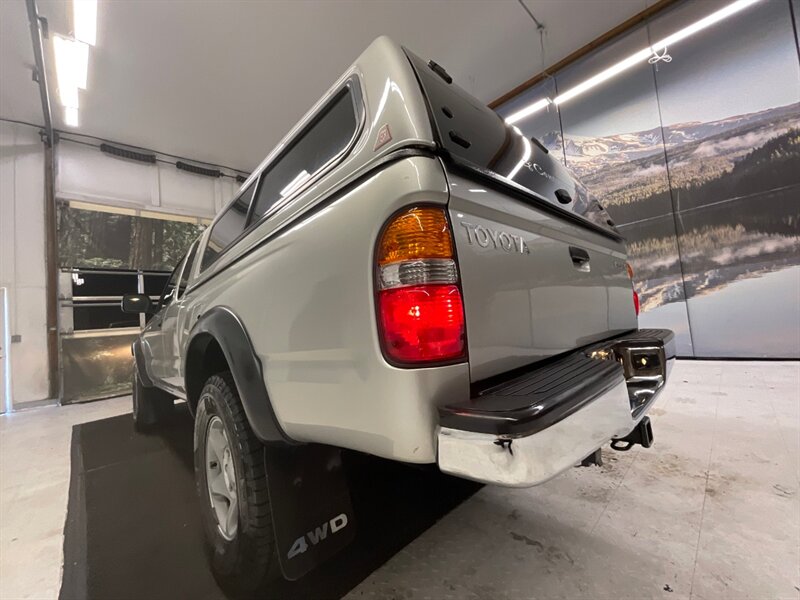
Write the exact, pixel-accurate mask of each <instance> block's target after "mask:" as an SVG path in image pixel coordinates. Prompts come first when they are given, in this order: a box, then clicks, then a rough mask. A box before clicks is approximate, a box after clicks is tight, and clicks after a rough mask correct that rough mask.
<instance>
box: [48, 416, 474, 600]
mask: <svg viewBox="0 0 800 600" xmlns="http://www.w3.org/2000/svg"><path fill="white" fill-rule="evenodd" d="M176 413H179V414H176V416H175V418H174V419H173V420H172V421H171V422H170V423H169V424H167V425H166V426H165V427H164V428H163V429H162V430H161V431H160V432H159V434H158V435H142V434H137V433H136V432H134V430H133V423H132V420H131V417H130V415H121V416H119V417H113V418H110V419H103V420H100V421H94V422H91V423H85V424H82V425H76V426H75V428H74V429H73V438H72V476H71V481H70V495H69V508H68V513H67V522H66V525H65V530H64V578H63V583H62V588H61V594H60V598H61V599H62V600H72V599H73V598H89V599H93V598H97V599H100V598H102V599H103V600H106V599H110V598H151V599H154V598H192V599H197V600H200V599H216V598H225V595H224V594H223V593H222V592H221V591H220V590H219V588H218V587H217V585H216V583H215V581H214V579H213V577H212V576H211V573H210V572H209V570H208V566H207V563H206V559H205V555H204V552H203V540H202V528H201V523H200V515H199V509H198V505H197V499H196V494H195V486H194V473H193V461H192V421H191V418H190V417H189V415H188V414H187V411H186V409H185V407H184V406H181V407H180V410H177V411H176ZM344 464H345V467H346V469H347V473H348V478H349V480H350V485H351V493H352V497H353V507H354V510H355V514H356V518H357V520H358V530H357V531H358V532H357V535H356V539H355V541H354V542H353V543H352V544H351V545H350V546H349V547H348V548H347V549H346V550H345V551H344V552H342V553H341V554H340V555H339V556H337V557H335V558H334V559H332V560H331V561H329V562H328V563H327V564H324V565H322V566H321V567H319V568H318V569H316V570H315V571H312V572H311V573H309V574H308V575H307V576H306V577H304V578H302V579H300V580H299V581H296V582H288V581H280V582H276V584H275V586H274V587H271V588H270V590H269V591H268V593H267V594H266V596H265V597H275V598H339V597H341V596H343V595H344V594H346V593H347V592H348V591H350V590H351V589H352V588H353V587H355V586H356V585H357V584H358V583H359V582H361V581H362V580H363V579H364V578H366V577H367V576H368V575H369V574H370V573H371V572H372V571H374V570H375V569H377V568H378V567H379V566H381V565H382V564H383V563H385V562H386V561H387V560H388V559H389V558H391V557H392V556H393V555H394V554H395V553H396V552H398V551H399V550H400V549H401V548H403V547H404V546H405V545H406V544H408V543H410V542H411V541H412V540H414V539H415V538H416V537H417V536H419V535H420V534H421V533H422V532H424V531H425V530H426V529H428V528H429V527H430V526H431V525H433V524H434V523H435V522H436V521H437V520H439V519H440V518H442V517H443V516H444V515H445V514H447V513H448V512H449V511H450V510H452V509H453V508H455V507H456V506H458V505H459V504H461V503H462V502H463V501H464V500H466V499H467V498H469V497H470V496H471V495H472V494H474V493H475V492H476V491H477V490H478V489H480V487H481V486H480V485H478V484H475V483H472V482H468V481H464V480H460V479H456V478H452V477H448V476H446V475H443V474H441V473H440V472H438V471H436V470H434V469H417V468H411V467H407V466H403V465H400V464H397V463H393V462H391V461H385V460H381V459H376V458H371V457H367V456H364V455H360V454H356V453H345V456H344Z"/></svg>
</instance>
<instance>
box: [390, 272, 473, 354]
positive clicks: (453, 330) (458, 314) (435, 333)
mask: <svg viewBox="0 0 800 600" xmlns="http://www.w3.org/2000/svg"><path fill="white" fill-rule="evenodd" d="M378 305H379V307H380V319H381V327H382V329H383V340H384V350H385V352H386V354H387V355H388V357H389V358H392V359H394V360H396V361H399V362H404V363H417V362H430V361H441V360H450V359H455V358H461V357H463V356H464V350H465V343H464V307H463V305H462V302H461V291H460V290H459V289H458V286H456V285H420V286H414V287H403V288H396V289H388V290H382V291H380V292H379V297H378Z"/></svg>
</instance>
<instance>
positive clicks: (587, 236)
mask: <svg viewBox="0 0 800 600" xmlns="http://www.w3.org/2000/svg"><path fill="white" fill-rule="evenodd" d="M406 55H407V56H408V59H409V61H410V62H411V65H412V67H413V68H414V71H415V73H416V74H417V79H418V81H419V84H420V88H421V89H422V92H423V94H424V96H425V98H426V100H427V102H428V106H429V109H430V110H429V114H430V117H431V122H432V124H433V125H434V131H435V135H436V138H437V139H436V142H437V147H438V150H439V154H440V155H441V157H442V162H443V164H444V167H445V170H446V171H447V175H448V183H449V186H450V204H449V208H450V218H451V222H452V224H453V233H454V236H455V242H456V253H457V255H458V265H459V270H460V272H461V285H462V289H463V292H464V309H465V312H466V318H467V344H468V348H469V364H470V370H471V373H470V376H471V378H472V381H477V380H481V379H485V378H487V377H491V376H493V375H497V374H499V373H503V372H506V371H509V370H511V369H514V368H516V367H521V366H524V365H528V364H530V363H532V362H535V361H537V360H541V359H544V358H547V357H549V356H553V355H555V354H561V353H563V352H567V351H569V350H572V349H574V348H576V347H580V346H585V345H587V344H591V343H592V342H595V341H599V340H601V339H605V338H608V337H611V336H613V335H616V334H620V333H624V332H626V331H629V330H631V329H635V328H636V326H637V322H636V312H635V308H634V305H633V294H632V290H631V283H630V280H629V279H628V276H627V270H626V267H625V245H624V241H623V240H622V238H621V237H620V235H619V233H618V232H617V230H616V228H615V227H614V224H613V222H612V221H611V219H610V218H609V216H608V213H607V212H606V211H605V210H604V209H603V207H602V206H601V205H600V203H599V202H597V201H596V200H595V199H594V198H592V197H591V195H590V194H589V193H588V192H587V190H586V188H584V187H583V186H582V185H581V184H580V183H579V182H578V181H577V180H576V179H575V178H574V177H573V176H572V174H571V173H570V172H569V171H568V170H567V169H566V168H564V166H563V165H562V164H561V163H560V162H559V161H558V160H557V159H556V158H554V157H553V156H551V155H550V154H549V153H548V151H547V150H546V149H545V148H544V147H543V146H542V145H541V144H539V143H538V142H537V141H536V140H535V139H528V138H526V137H525V136H524V135H522V133H521V132H520V131H519V129H517V128H515V127H511V126H509V125H508V124H506V123H505V122H504V121H503V120H502V119H501V118H500V117H499V116H498V115H497V113H495V112H494V111H492V110H491V109H489V108H487V107H486V106H485V105H484V104H483V103H481V102H480V101H478V100H477V99H475V98H473V97H472V96H470V95H469V94H468V93H467V92H466V91H464V90H463V89H461V88H459V87H458V86H457V85H456V84H455V83H454V82H453V81H452V78H450V76H449V75H448V74H447V73H446V71H444V69H443V68H442V67H441V66H439V65H437V64H435V63H426V62H425V61H423V60H422V59H421V58H419V57H418V56H416V55H415V54H413V53H412V52H409V51H408V50H406Z"/></svg>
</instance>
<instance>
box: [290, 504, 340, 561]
mask: <svg viewBox="0 0 800 600" xmlns="http://www.w3.org/2000/svg"><path fill="white" fill-rule="evenodd" d="M328 525H330V532H331V533H336V532H337V531H341V530H342V529H344V528H345V527H347V515H346V514H344V513H341V514H340V515H337V516H335V517H333V518H332V519H331V520H330V521H325V522H324V523H323V524H322V525H319V526H318V527H316V528H315V529H314V530H313V531H309V532H308V533H306V534H305V535H301V536H300V537H299V538H297V539H296V540H295V541H294V543H293V544H292V547H291V548H289V554H288V555H287V556H288V558H294V557H295V556H297V555H298V554H302V553H303V552H305V551H306V550H308V542H306V538H308V541H309V542H311V545H312V546H316V545H317V544H319V543H320V542H321V541H322V540H324V539H325V538H327V537H328Z"/></svg>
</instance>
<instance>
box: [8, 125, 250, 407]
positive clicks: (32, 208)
mask: <svg viewBox="0 0 800 600" xmlns="http://www.w3.org/2000/svg"><path fill="white" fill-rule="evenodd" d="M55 156H56V196H57V197H58V198H61V199H67V200H85V201H88V202H93V203H101V204H109V205H114V206H121V207H131V208H137V209H144V210H148V211H156V212H159V211H160V212H166V213H171V214H182V215H187V216H193V217H205V218H211V217H213V216H214V215H215V214H216V213H217V212H218V211H219V209H220V208H221V207H222V206H224V205H225V204H226V203H227V202H228V201H229V200H230V199H231V198H232V197H233V194H234V193H235V192H236V190H237V189H238V188H239V184H238V183H236V181H235V180H234V179H232V178H230V177H223V178H218V179H214V178H209V177H205V176H202V175H194V174H192V173H186V172H183V171H178V170H177V169H176V168H175V166H174V165H172V164H165V163H157V164H155V165H146V164H141V163H136V162H132V161H128V160H123V159H118V158H115V157H111V156H107V155H105V154H103V153H101V152H100V150H99V149H98V148H94V147H88V146H84V145H80V144H76V143H74V142H69V141H67V140H62V141H61V142H59V143H58V144H57V145H56V147H55ZM170 160H171V159H170ZM229 174H232V175H235V173H229ZM44 255H45V239H44V147H43V145H42V143H41V141H40V139H39V134H38V130H37V129H36V128H33V127H28V126H24V125H16V124H12V123H8V122H5V121H0V287H7V288H8V289H9V321H10V330H11V331H10V335H19V336H21V341H20V342H18V343H12V344H11V345H10V347H9V348H8V351H9V354H10V366H11V391H12V393H11V396H12V401H13V404H14V407H19V406H20V405H24V404H25V403H27V402H34V401H37V400H44V399H47V395H48V381H47V377H46V373H47V332H46V295H45V262H44V261H45V256H44Z"/></svg>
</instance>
